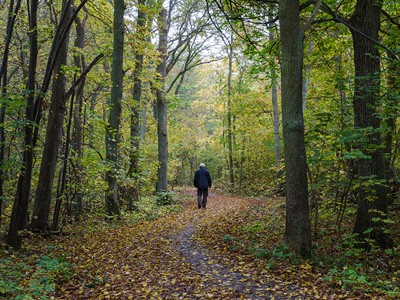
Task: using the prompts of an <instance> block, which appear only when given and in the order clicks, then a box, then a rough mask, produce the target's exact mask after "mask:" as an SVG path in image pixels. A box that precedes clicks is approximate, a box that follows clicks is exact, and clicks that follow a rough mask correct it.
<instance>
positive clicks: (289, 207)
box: [279, 0, 311, 257]
mask: <svg viewBox="0 0 400 300" xmlns="http://www.w3.org/2000/svg"><path fill="white" fill-rule="evenodd" d="M299 11H300V4H299V0H281V1H280V5H279V20H280V25H281V41H282V76H281V78H282V123H283V142H284V154H285V173H286V228H285V243H286V244H287V245H288V247H289V249H290V250H291V251H294V252H295V253H297V254H299V255H301V256H302V257H310V255H311V224H310V216H309V207H308V187H307V163H306V153H305V145H304V121H303V108H302V84H303V81H302V67H303V34H302V31H301V28H300V16H299Z"/></svg>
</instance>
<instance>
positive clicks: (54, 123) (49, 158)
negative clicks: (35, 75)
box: [30, 1, 72, 230]
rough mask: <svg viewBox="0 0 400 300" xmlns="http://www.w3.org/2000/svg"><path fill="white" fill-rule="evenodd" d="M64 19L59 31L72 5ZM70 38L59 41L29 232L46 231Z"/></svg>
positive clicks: (65, 2)
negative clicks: (64, 68)
mask: <svg viewBox="0 0 400 300" xmlns="http://www.w3.org/2000/svg"><path fill="white" fill-rule="evenodd" d="M63 9H64V10H65V14H66V17H65V20H66V21H64V24H63V25H62V30H68V29H67V28H66V27H67V22H68V21H69V20H70V18H71V14H72V6H71V3H70V2H68V1H64V5H63ZM68 44H69V37H68V36H67V37H66V38H65V39H64V41H63V42H62V45H61V48H60V52H59V54H58V56H57V60H56V65H55V70H56V76H55V77H54V81H53V87H52V94H51V99H50V111H49V119H48V122H47V129H46V140H45V143H44V149H43V155H42V161H41V165H40V173H39V182H38V187H37V189H36V196H35V202H34V204H33V215H32V221H31V224H30V227H31V229H34V230H45V229H48V228H49V223H48V221H49V213H50V204H51V199H52V192H53V179H54V174H55V170H56V165H57V154H58V151H59V148H60V144H61V140H62V128H63V124H64V115H65V110H66V107H65V104H66V101H67V97H66V77H65V74H64V71H63V70H62V68H63V66H65V65H66V64H67V55H68Z"/></svg>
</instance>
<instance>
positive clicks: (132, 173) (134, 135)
mask: <svg viewBox="0 0 400 300" xmlns="http://www.w3.org/2000/svg"><path fill="white" fill-rule="evenodd" d="M145 3H146V1H145V0H139V1H138V16H137V24H136V39H137V41H138V43H144V42H145V41H146V35H147V32H146V31H147V26H146V13H145V12H144V10H143V9H144V7H143V6H144V5H145ZM135 60H136V65H135V72H134V74H133V91H132V98H133V99H132V106H131V137H130V138H131V151H130V155H129V159H130V167H129V171H128V176H129V177H130V178H132V179H133V181H134V182H133V183H132V186H131V187H130V189H129V194H128V210H130V211H131V210H133V209H134V203H135V202H137V201H139V186H138V179H139V155H140V152H139V148H140V113H141V110H140V109H141V105H140V104H141V96H142V70H143V64H144V53H143V50H142V49H136V55H135Z"/></svg>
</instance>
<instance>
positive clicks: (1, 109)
mask: <svg viewBox="0 0 400 300" xmlns="http://www.w3.org/2000/svg"><path fill="white" fill-rule="evenodd" d="M14 4H15V5H14ZM20 7H21V0H17V3H14V0H11V1H10V5H9V7H8V14H7V29H6V36H5V39H4V51H3V57H2V62H1V68H0V89H1V97H2V98H3V99H5V98H6V97H7V84H8V82H7V74H8V55H9V52H10V43H11V38H12V34H13V30H14V25H15V19H16V18H17V14H18V12H19V8H20ZM5 116H6V104H5V103H4V102H3V101H2V103H0V229H1V226H2V220H3V219H2V217H3V197H4V173H5V172H4V168H5V167H4V158H5V143H6V137H5Z"/></svg>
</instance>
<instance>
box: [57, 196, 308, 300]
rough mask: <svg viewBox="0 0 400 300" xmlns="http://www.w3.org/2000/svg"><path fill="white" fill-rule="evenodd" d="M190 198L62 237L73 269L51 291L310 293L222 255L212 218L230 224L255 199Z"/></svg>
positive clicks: (72, 294)
mask: <svg viewBox="0 0 400 300" xmlns="http://www.w3.org/2000/svg"><path fill="white" fill-rule="evenodd" d="M195 198H196V197H195V195H194V191H192V192H190V195H187V197H186V200H182V201H181V202H182V204H183V207H184V209H183V211H181V212H179V213H176V214H170V215H166V216H164V217H161V218H159V219H157V220H152V221H143V222H141V223H139V224H135V225H123V226H120V227H117V228H110V229H108V230H106V231H101V232H98V231H96V232H92V233H82V234H81V235H78V236H70V237H67V238H66V239H64V240H63V241H62V243H60V247H61V248H62V249H63V251H65V253H67V255H68V260H69V261H71V262H72V264H73V265H74V266H75V269H74V275H73V277H72V279H71V280H70V281H68V282H66V283H64V284H62V285H60V286H59V288H58V289H57V293H56V295H55V296H56V298H57V299H312V298H315V297H314V296H315V294H314V293H315V289H314V291H313V289H312V288H311V287H310V286H308V287H299V286H298V285H296V284H292V283H289V282H285V280H282V279H280V278H277V277H276V276H275V277H274V276H273V275H272V274H269V272H268V270H266V268H265V264H266V262H265V261H263V262H262V263H261V264H260V262H256V261H255V260H254V257H252V256H249V255H245V254H239V253H231V255H229V254H227V253H229V252H230V251H227V248H228V243H227V241H226V240H225V239H228V240H229V237H230V236H226V235H224V233H223V232H220V229H221V228H224V226H219V225H226V224H224V223H227V224H228V223H229V224H230V225H228V226H235V225H234V222H235V219H236V218H237V217H238V216H239V215H240V214H242V213H243V212H245V211H246V210H249V209H250V207H254V206H257V205H259V204H260V201H257V200H251V199H242V198H234V197H226V196H219V195H214V194H210V197H209V203H208V207H207V209H206V210H203V209H197V202H196V199H195ZM263 202H266V201H263ZM232 222H233V223H232ZM232 224H233V225H232ZM216 236H218V237H219V238H218V239H216V238H215V237H216ZM225 250H226V251H225ZM260 266H264V267H260Z"/></svg>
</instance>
